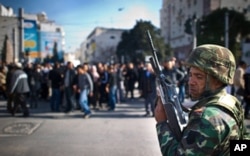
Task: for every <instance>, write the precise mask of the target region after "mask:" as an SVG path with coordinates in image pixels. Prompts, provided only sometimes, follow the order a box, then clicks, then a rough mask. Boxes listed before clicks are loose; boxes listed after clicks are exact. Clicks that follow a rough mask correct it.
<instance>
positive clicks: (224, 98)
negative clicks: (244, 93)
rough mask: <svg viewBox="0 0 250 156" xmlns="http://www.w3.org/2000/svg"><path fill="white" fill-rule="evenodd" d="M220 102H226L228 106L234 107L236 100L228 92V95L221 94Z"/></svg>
mask: <svg viewBox="0 0 250 156" xmlns="http://www.w3.org/2000/svg"><path fill="white" fill-rule="evenodd" d="M218 102H219V103H222V104H226V105H227V106H229V107H231V108H233V107H234V106H235V102H236V101H235V99H234V98H233V97H232V96H231V95H229V94H226V95H223V96H221V97H220V98H219V100H218Z"/></svg>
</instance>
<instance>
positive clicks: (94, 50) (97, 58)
mask: <svg viewBox="0 0 250 156" xmlns="http://www.w3.org/2000/svg"><path fill="white" fill-rule="evenodd" d="M124 31H125V30H123V29H113V28H110V29H108V28H102V27H97V28H95V29H94V30H93V31H92V32H91V33H90V35H89V36H88V37H87V40H86V41H85V42H83V43H82V44H81V48H80V49H81V53H82V57H81V61H82V62H91V63H94V62H103V63H106V62H110V61H115V60H116V59H117V58H116V48H117V45H118V43H119V42H120V41H121V35H122V33H123V32H124Z"/></svg>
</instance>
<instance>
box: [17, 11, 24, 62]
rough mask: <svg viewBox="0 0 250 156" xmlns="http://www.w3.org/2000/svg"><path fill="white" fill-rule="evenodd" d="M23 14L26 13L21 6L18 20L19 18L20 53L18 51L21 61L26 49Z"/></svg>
mask: <svg viewBox="0 0 250 156" xmlns="http://www.w3.org/2000/svg"><path fill="white" fill-rule="evenodd" d="M23 14H24V11H23V8H19V16H18V20H19V51H18V52H19V53H18V60H19V61H21V60H20V59H23V58H21V56H22V55H23V54H22V53H23V51H24V48H23V47H24V46H23V36H24V35H23V34H24V33H23Z"/></svg>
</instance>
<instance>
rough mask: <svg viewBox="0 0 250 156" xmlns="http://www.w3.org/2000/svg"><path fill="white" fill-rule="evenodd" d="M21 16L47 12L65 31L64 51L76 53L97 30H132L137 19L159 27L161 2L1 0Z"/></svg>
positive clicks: (148, 0)
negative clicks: (102, 28) (20, 11)
mask: <svg viewBox="0 0 250 156" xmlns="http://www.w3.org/2000/svg"><path fill="white" fill-rule="evenodd" d="M0 4H2V5H4V6H9V7H11V8H13V9H14V12H15V14H18V8H23V9H24V12H25V13H30V14H37V13H41V12H45V13H46V14H47V17H48V19H49V20H53V21H55V23H56V24H57V25H60V26H62V27H63V29H64V31H65V42H66V43H65V50H66V52H68V51H74V50H75V49H76V48H79V47H80V44H81V43H82V42H83V41H84V40H86V38H87V36H88V35H89V34H90V33H91V32H92V31H93V30H94V29H95V28H96V27H105V28H118V29H132V28H133V27H134V26H135V24H136V21H137V20H145V21H151V23H152V24H153V25H154V26H156V27H159V26H160V9H161V7H162V0H0Z"/></svg>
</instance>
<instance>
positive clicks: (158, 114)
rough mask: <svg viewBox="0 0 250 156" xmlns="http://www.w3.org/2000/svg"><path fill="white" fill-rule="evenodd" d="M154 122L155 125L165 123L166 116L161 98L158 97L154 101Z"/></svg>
mask: <svg viewBox="0 0 250 156" xmlns="http://www.w3.org/2000/svg"><path fill="white" fill-rule="evenodd" d="M154 114H155V120H156V122H157V123H160V122H164V121H167V115H166V112H165V110H164V106H163V104H162V101H161V98H160V97H159V96H158V97H157V99H156V106H155V110H154Z"/></svg>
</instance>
